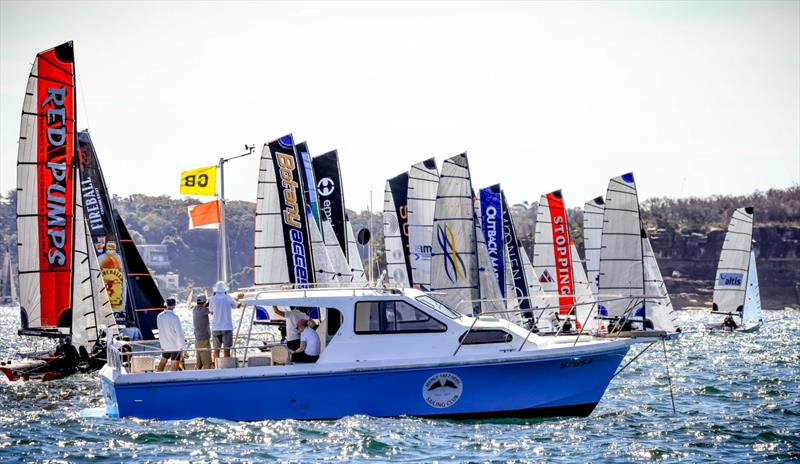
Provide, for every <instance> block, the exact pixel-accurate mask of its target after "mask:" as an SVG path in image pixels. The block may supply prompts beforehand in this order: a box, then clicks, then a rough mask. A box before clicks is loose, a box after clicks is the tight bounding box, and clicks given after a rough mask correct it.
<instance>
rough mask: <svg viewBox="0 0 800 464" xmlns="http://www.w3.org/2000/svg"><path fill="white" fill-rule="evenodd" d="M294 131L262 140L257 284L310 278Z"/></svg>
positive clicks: (303, 283)
mask: <svg viewBox="0 0 800 464" xmlns="http://www.w3.org/2000/svg"><path fill="white" fill-rule="evenodd" d="M298 167H299V163H298V161H297V156H296V154H295V151H294V139H293V138H292V135H291V134H289V135H286V136H283V137H281V138H279V139H276V140H273V141H271V142H269V143H267V144H264V150H263V151H262V152H261V161H260V166H259V173H258V191H257V197H256V215H255V237H254V249H255V252H254V261H255V262H254V264H253V280H254V284H255V285H282V284H288V283H291V284H294V285H296V286H298V287H305V286H307V285H308V284H309V283H313V282H314V273H313V272H311V271H310V270H312V269H314V263H313V258H312V254H311V243H310V240H309V237H310V235H309V224H308V216H306V205H305V200H304V195H303V194H302V192H303V186H302V181H301V176H300V173H299V170H298Z"/></svg>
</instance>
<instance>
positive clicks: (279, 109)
mask: <svg viewBox="0 0 800 464" xmlns="http://www.w3.org/2000/svg"><path fill="white" fill-rule="evenodd" d="M68 40H73V41H74V42H75V53H76V60H77V78H78V127H79V128H81V129H83V128H88V129H89V130H90V132H91V134H92V139H93V141H94V143H95V145H96V149H97V151H98V156H99V159H100V162H101V164H102V167H103V172H104V174H105V177H106V182H107V184H108V187H109V190H110V191H111V192H112V193H114V194H118V195H123V196H125V195H130V194H133V193H144V194H149V195H162V194H163V195H170V196H173V197H179V193H178V187H179V175H180V172H181V171H184V170H188V169H192V168H197V167H202V166H208V165H212V164H215V163H216V162H217V160H218V159H219V157H220V156H232V155H237V154H240V153H243V151H244V145H245V144H248V145H252V144H255V145H256V153H257V154H256V155H254V156H252V157H250V158H242V159H239V160H236V161H232V162H231V163H228V164H227V165H226V168H225V173H226V183H225V190H226V197H228V198H232V199H237V200H249V201H254V200H255V194H256V179H257V171H258V154H260V152H261V149H262V146H263V144H264V143H265V142H268V141H270V140H273V139H276V138H278V137H280V136H282V135H284V134H287V133H293V134H294V136H295V140H297V141H299V140H307V141H308V144H309V148H310V149H311V152H312V155H316V154H322V153H324V152H326V151H328V150H331V149H334V148H336V149H338V150H339V155H340V163H341V167H342V171H343V178H344V191H345V196H346V202H347V206H348V208H350V209H355V210H362V209H366V208H367V206H368V205H369V203H370V199H371V198H372V202H373V206H374V209H376V210H380V209H381V208H382V201H383V195H382V192H383V189H384V182H385V179H387V178H390V177H393V176H395V175H397V174H399V173H400V172H403V171H405V170H407V169H408V167H409V166H410V165H411V164H413V163H415V162H418V161H421V160H423V159H425V158H428V157H430V156H435V157H436V159H437V161H438V162H439V164H440V165H441V161H442V160H444V159H445V158H447V157H450V156H454V155H457V154H459V153H461V152H464V151H466V152H467V153H468V156H469V161H470V165H471V168H472V176H473V185H474V187H475V188H476V189H477V188H481V187H484V186H488V185H491V184H494V183H498V182H500V183H501V185H502V186H503V188H504V190H505V192H506V194H507V196H508V198H509V201H511V202H514V203H516V202H522V201H525V200H527V201H536V200H538V198H539V196H540V195H542V194H544V193H547V192H550V191H553V190H556V189H562V190H563V193H564V197H565V200H566V202H567V204H568V205H570V206H579V205H582V204H583V202H584V201H586V200H589V199H590V198H593V197H595V196H597V195H601V194H604V193H605V189H606V186H607V183H608V179H609V178H610V177H614V176H616V175H619V174H622V173H625V172H629V171H633V172H634V173H635V177H636V180H637V185H638V188H639V194H640V198H649V197H653V196H669V197H679V196H684V197H686V196H707V195H713V194H744V193H750V192H753V191H755V190H766V189H768V188H784V187H788V186H791V185H797V184H799V183H800V2H798V1H780V2H752V3H751V2H733V3H726V2H721V1H715V2H708V3H703V2H679V1H673V2H607V3H605V2H600V1H595V2H507V3H499V2H492V3H475V2H472V3H456V2H442V3H418V2H397V3H392V2H379V3H361V2H346V3H335V2H320V3H317V2H310V3H267V2H244V1H242V2H199V3H192V2H188V1H186V2H128V3H125V2H77V3H71V2H51V3H39V2H34V1H23V2H15V1H7V0H0V191H2V192H6V191H8V190H11V189H13V188H14V187H15V185H16V168H15V161H16V153H17V139H18V136H19V118H20V112H21V108H22V99H23V96H24V92H25V85H26V81H27V78H28V74H29V72H30V67H31V63H32V62H33V58H34V56H35V54H36V53H37V52H39V51H42V50H45V49H48V48H51V47H53V46H55V45H58V44H60V43H62V42H65V41H68Z"/></svg>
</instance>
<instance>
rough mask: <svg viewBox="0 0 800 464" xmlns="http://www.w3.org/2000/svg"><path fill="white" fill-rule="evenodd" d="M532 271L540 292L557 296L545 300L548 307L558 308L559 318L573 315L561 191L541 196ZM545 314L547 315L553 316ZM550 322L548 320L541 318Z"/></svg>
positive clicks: (573, 286)
mask: <svg viewBox="0 0 800 464" xmlns="http://www.w3.org/2000/svg"><path fill="white" fill-rule="evenodd" d="M533 268H534V270H535V271H536V274H537V275H538V276H539V284H540V285H541V286H542V291H543V292H544V293H545V294H548V295H558V299H557V300H556V299H555V298H550V299H548V304H547V306H549V307H555V306H558V313H559V314H560V315H567V314H570V313H571V312H572V309H573V304H574V303H575V297H574V295H575V282H574V277H573V271H572V252H571V250H570V237H569V225H568V223H567V213H566V210H565V208H564V199H563V197H562V196H561V190H556V191H555V192H551V193H548V194H546V195H542V197H541V199H540V200H539V208H538V211H537V217H536V232H535V237H534V245H533ZM554 311H555V308H554V309H553V311H546V312H547V313H550V312H554ZM544 319H545V320H549V319H548V318H547V316H545V318H544Z"/></svg>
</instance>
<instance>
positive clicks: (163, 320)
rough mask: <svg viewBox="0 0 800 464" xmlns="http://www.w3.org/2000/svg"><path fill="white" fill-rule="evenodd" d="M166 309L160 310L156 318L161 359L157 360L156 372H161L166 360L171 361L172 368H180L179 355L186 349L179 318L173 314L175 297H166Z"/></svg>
mask: <svg viewBox="0 0 800 464" xmlns="http://www.w3.org/2000/svg"><path fill="white" fill-rule="evenodd" d="M166 307H167V309H166V310H165V311H161V313H160V314H159V315H158V317H157V318H156V325H157V326H158V342H159V344H160V345H161V351H162V353H161V360H160V361H159V362H158V369H157V370H158V372H163V371H164V368H165V367H166V365H167V360H170V361H172V370H173V371H177V370H179V369H180V362H181V355H182V354H183V350H184V349H186V337H185V336H184V335H183V328H182V327H181V319H180V318H179V317H178V315H177V314H175V311H174V310H175V298H167V301H166Z"/></svg>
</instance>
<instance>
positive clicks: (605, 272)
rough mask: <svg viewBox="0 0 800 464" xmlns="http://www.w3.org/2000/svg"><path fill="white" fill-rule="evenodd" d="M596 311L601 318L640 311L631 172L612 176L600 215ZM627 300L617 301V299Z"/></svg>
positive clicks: (641, 275)
mask: <svg viewBox="0 0 800 464" xmlns="http://www.w3.org/2000/svg"><path fill="white" fill-rule="evenodd" d="M603 216H604V219H603V236H602V245H601V246H602V250H601V252H600V279H599V281H598V282H599V283H598V300H608V299H609V298H615V299H614V300H612V301H605V302H604V303H600V304H599V306H598V311H599V312H600V314H601V315H604V316H616V317H620V316H628V315H632V314H636V313H637V312H639V308H636V309H634V308H633V306H634V305H637V306H639V305H640V304H641V298H642V296H643V295H644V271H643V266H642V233H643V232H642V226H641V218H640V216H639V198H638V195H637V193H636V182H635V181H634V178H633V173H628V174H623V175H621V176H618V177H614V178H613V179H611V180H610V181H609V183H608V191H607V192H606V207H605V212H604V213H603ZM620 296H621V297H627V298H618V297H620Z"/></svg>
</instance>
